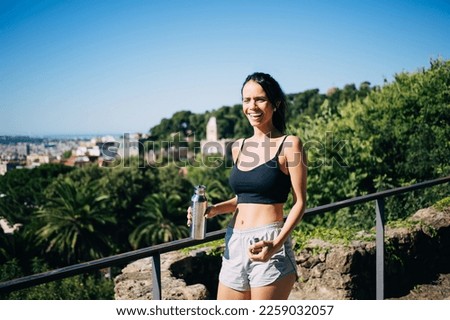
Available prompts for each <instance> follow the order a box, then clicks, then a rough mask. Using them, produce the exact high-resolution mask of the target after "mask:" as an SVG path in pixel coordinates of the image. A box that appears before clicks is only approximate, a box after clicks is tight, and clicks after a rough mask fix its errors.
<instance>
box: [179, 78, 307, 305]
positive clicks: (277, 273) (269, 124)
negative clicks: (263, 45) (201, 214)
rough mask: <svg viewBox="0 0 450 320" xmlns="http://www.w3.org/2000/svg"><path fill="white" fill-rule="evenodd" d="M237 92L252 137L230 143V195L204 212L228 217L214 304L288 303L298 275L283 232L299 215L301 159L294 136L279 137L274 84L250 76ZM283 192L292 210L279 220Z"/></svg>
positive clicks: (282, 104)
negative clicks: (232, 194)
mask: <svg viewBox="0 0 450 320" xmlns="http://www.w3.org/2000/svg"><path fill="white" fill-rule="evenodd" d="M241 94H242V109H243V113H244V115H245V116H246V117H247V119H248V121H249V122H250V124H251V125H252V126H253V129H254V132H253V136H251V137H250V138H247V139H239V140H237V141H236V142H235V143H234V144H233V148H232V154H233V162H234V166H233V168H232V170H231V173H230V185H231V187H232V189H233V191H234V192H235V194H236V197H235V198H233V199H230V200H227V201H224V202H221V203H218V204H215V205H212V206H210V207H208V209H207V210H206V214H205V216H206V217H207V218H212V217H214V216H217V215H219V214H224V213H231V212H232V213H234V214H233V218H232V219H231V222H230V224H229V226H228V228H227V233H226V236H225V252H224V256H223V261H222V269H221V271H220V275H219V287H218V294H217V299H219V300H220V299H233V300H237V299H258V300H268V299H287V298H288V297H289V294H290V291H291V289H292V287H293V285H294V283H295V281H296V277H297V273H296V263H295V259H294V254H293V251H292V246H291V243H290V234H291V232H292V230H294V228H295V226H296V225H297V224H298V223H299V221H300V220H301V218H302V216H303V213H304V211H305V204H306V176H307V168H306V156H305V154H304V152H303V148H302V143H301V141H300V139H299V138H297V137H295V136H290V135H285V134H284V131H285V128H286V124H285V119H284V115H285V111H286V100H285V95H284V93H283V91H282V89H281V87H280V85H279V84H278V82H277V81H276V80H274V79H273V78H272V77H271V76H270V75H268V74H265V73H254V74H251V75H249V76H248V77H247V78H246V79H245V81H244V84H243V86H242V89H241ZM290 192H292V194H293V199H294V205H293V206H292V208H291V209H290V212H289V214H288V216H287V218H286V221H284V222H283V220H284V216H283V205H284V203H285V202H286V200H287V197H288V194H289V193H290ZM190 219H191V214H190V208H189V209H188V222H189V221H190Z"/></svg>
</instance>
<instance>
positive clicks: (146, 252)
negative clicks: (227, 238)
mask: <svg viewBox="0 0 450 320" xmlns="http://www.w3.org/2000/svg"><path fill="white" fill-rule="evenodd" d="M449 181H450V176H447V177H443V178H438V179H434V180H429V181H425V182H420V183H416V184H414V185H410V186H405V187H399V188H394V189H390V190H385V191H380V192H376V193H372V194H368V195H364V196H358V197H354V198H350V199H346V200H343V201H338V202H334V203H331V204H327V205H322V206H318V207H315V208H310V209H307V210H306V212H305V214H320V213H324V212H328V211H333V210H337V209H341V208H345V207H349V206H353V205H356V204H360V203H365V202H369V201H373V200H375V201H376V213H377V220H376V221H377V227H376V231H377V240H376V245H377V299H383V298H384V292H383V291H384V285H383V281H384V279H383V277H384V272H383V266H384V202H383V199H384V198H386V197H390V196H393V195H397V194H402V193H406V192H410V191H414V190H418V189H425V188H429V187H432V186H435V185H439V184H443V183H446V182H449ZM224 234H225V230H218V231H214V232H209V233H207V234H206V237H205V239H202V240H194V239H191V238H185V239H181V240H176V241H172V242H168V243H162V244H158V245H154V246H151V247H146V248H142V249H138V250H134V251H129V252H125V253H121V254H117V255H114V256H110V257H105V258H100V259H97V260H93V261H89V262H83V263H79V264H75V265H71V266H67V267H63V268H59V269H55V270H52V271H47V272H43V273H39V274H34V275H29V276H25V277H21V278H17V279H13V280H9V281H5V282H2V283H0V293H9V292H12V291H16V290H20V289H25V288H29V287H33V286H36V285H39V284H43V283H47V282H51V281H55V280H59V279H63V278H67V277H71V276H75V275H78V274H82V273H87V272H89V271H92V270H99V269H102V268H106V267H111V266H115V265H119V264H125V263H129V262H132V261H136V260H139V259H142V258H146V257H152V258H154V260H153V263H155V261H156V262H157V264H156V266H155V267H156V268H155V267H154V268H153V269H158V271H159V257H160V254H162V253H166V252H170V251H175V250H179V249H182V248H186V247H190V246H194V245H198V244H202V243H207V242H210V241H213V240H217V239H221V238H223V236H224ZM380 247H381V248H380ZM380 249H381V250H380ZM155 258H156V259H155ZM380 259H381V261H380ZM154 276H156V278H157V277H158V276H159V282H157V283H156V284H155V283H154V285H153V288H154V297H157V298H158V297H159V298H160V297H161V287H160V285H161V283H160V274H156V275H155V274H154ZM155 288H156V290H155Z"/></svg>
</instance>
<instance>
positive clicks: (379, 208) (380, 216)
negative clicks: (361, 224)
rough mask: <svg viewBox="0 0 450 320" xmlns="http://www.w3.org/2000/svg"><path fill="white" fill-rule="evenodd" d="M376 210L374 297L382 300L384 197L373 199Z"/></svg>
mask: <svg viewBox="0 0 450 320" xmlns="http://www.w3.org/2000/svg"><path fill="white" fill-rule="evenodd" d="M375 211H376V232H377V236H376V298H377V300H384V198H378V199H377V200H376V201H375Z"/></svg>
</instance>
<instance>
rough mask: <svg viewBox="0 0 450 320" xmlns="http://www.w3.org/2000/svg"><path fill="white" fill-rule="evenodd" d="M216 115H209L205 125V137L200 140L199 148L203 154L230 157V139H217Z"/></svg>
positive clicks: (231, 141)
mask: <svg viewBox="0 0 450 320" xmlns="http://www.w3.org/2000/svg"><path fill="white" fill-rule="evenodd" d="M217 129H218V128H217V121H216V117H211V118H209V120H208V123H207V125H206V139H203V140H201V141H200V150H201V153H202V154H203V155H214V154H219V155H221V156H224V157H226V158H227V159H230V158H231V145H232V143H233V140H232V139H220V140H219V139H218V130H217Z"/></svg>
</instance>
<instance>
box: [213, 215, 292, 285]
mask: <svg viewBox="0 0 450 320" xmlns="http://www.w3.org/2000/svg"><path fill="white" fill-rule="evenodd" d="M282 226H283V223H282V222H277V223H273V224H270V225H267V226H262V227H258V228H252V229H245V230H236V229H233V228H230V227H228V229H227V232H226V235H225V252H224V255H223V259H222V269H221V270H220V274H219V281H220V282H221V283H222V284H224V285H225V286H227V287H229V288H232V289H234V290H238V291H248V290H250V288H254V287H262V286H266V285H269V284H271V283H273V282H275V281H277V280H278V279H280V278H282V277H284V276H285V275H288V274H291V273H295V274H296V273H297V264H296V263H295V257H294V251H293V250H292V244H291V239H290V237H289V238H288V239H287V240H286V242H285V243H284V245H283V246H282V247H281V249H280V250H279V251H278V252H276V253H275V254H274V255H273V256H272V257H271V258H270V260H269V261H267V262H260V261H252V260H250V258H249V257H248V247H249V246H250V242H251V240H253V239H255V238H256V239H258V240H273V239H275V238H276V237H277V236H278V234H279V233H280V230H281V228H282Z"/></svg>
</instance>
